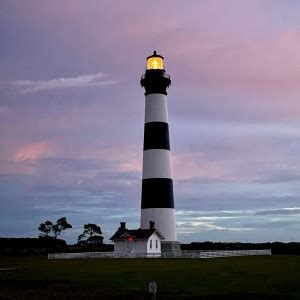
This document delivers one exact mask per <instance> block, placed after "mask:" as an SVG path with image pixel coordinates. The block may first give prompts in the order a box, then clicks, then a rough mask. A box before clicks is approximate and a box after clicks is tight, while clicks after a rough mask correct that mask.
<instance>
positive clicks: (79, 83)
mask: <svg viewBox="0 0 300 300" xmlns="http://www.w3.org/2000/svg"><path fill="white" fill-rule="evenodd" d="M106 77H107V76H106V75H105V74H104V73H102V72H99V73H95V74H86V75H78V76H75V77H67V78H64V77H61V78H54V79H50V80H36V81H33V80H16V81H14V82H13V85H14V86H16V87H18V88H20V93H21V94H27V93H35V92H41V91H50V90H56V89H62V88H82V87H91V86H102V85H111V84H115V83H116V81H113V80H106V79H105V78H106Z"/></svg>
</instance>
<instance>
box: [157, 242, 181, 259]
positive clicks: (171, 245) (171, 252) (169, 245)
mask: <svg viewBox="0 0 300 300" xmlns="http://www.w3.org/2000/svg"><path fill="white" fill-rule="evenodd" d="M161 255H162V257H164V256H171V257H172V256H180V255H181V249H180V242H175V241H174V242H169V241H165V242H164V241H162V242H161Z"/></svg>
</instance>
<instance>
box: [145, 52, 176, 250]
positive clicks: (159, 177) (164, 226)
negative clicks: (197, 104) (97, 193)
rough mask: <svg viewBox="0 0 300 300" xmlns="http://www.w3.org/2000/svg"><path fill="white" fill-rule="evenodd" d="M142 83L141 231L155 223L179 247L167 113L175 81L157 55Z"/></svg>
mask: <svg viewBox="0 0 300 300" xmlns="http://www.w3.org/2000/svg"><path fill="white" fill-rule="evenodd" d="M140 83H141V85H142V87H144V88H145V96H146V97H145V98H146V105H145V128H144V152H143V181H142V199H141V202H142V203H141V228H142V229H146V228H148V227H149V221H154V222H155V225H156V228H157V229H158V230H159V231H160V232H161V233H162V234H163V236H164V237H165V240H164V243H169V244H177V243H176V241H177V237H176V229H175V215H174V212H175V209H174V196H173V180H172V175H171V151H170V138H169V124H168V109H167V88H168V87H169V86H170V85H171V80H170V76H169V75H168V74H167V73H166V72H165V68H164V58H163V57H162V56H160V55H158V54H157V53H156V51H154V53H153V55H151V56H149V57H147V68H146V73H145V74H144V75H143V76H142V78H141V82H140Z"/></svg>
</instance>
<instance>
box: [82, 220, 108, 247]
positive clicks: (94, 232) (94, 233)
mask: <svg viewBox="0 0 300 300" xmlns="http://www.w3.org/2000/svg"><path fill="white" fill-rule="evenodd" d="M101 234H102V231H101V228H100V226H98V225H96V224H91V223H89V224H84V231H83V233H82V234H80V235H79V236H78V241H77V243H78V244H79V245H101V244H103V237H102V235H101Z"/></svg>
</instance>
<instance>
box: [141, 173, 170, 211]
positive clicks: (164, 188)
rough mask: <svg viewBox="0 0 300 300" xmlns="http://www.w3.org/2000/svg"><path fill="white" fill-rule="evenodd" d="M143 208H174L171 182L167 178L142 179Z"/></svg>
mask: <svg viewBox="0 0 300 300" xmlns="http://www.w3.org/2000/svg"><path fill="white" fill-rule="evenodd" d="M143 208H174V195H173V180H172V179H169V178H148V179H143V183H142V209H143Z"/></svg>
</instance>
